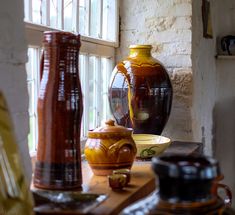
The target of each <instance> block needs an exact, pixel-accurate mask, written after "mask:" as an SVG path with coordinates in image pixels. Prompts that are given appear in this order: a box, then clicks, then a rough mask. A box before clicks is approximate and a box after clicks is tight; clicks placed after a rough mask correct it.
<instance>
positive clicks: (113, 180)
mask: <svg viewBox="0 0 235 215" xmlns="http://www.w3.org/2000/svg"><path fill="white" fill-rule="evenodd" d="M108 181H109V186H110V187H111V188H112V189H114V190H121V189H123V187H125V186H126V182H127V176H126V175H125V174H112V175H108Z"/></svg>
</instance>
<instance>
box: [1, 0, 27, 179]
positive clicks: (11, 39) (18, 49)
mask: <svg viewBox="0 0 235 215" xmlns="http://www.w3.org/2000/svg"><path fill="white" fill-rule="evenodd" d="M23 5H24V4H23V0H17V1H15V0H7V1H2V2H1V7H0V29H1V33H0V90H1V91H2V92H3V93H4V95H5V97H6V99H7V103H8V106H9V109H10V112H11V115H12V119H13V123H14V128H15V135H16V139H17V142H18V144H19V149H20V153H21V155H22V159H23V165H24V168H25V170H26V174H27V177H28V179H30V178H31V161H30V157H29V152H28V145H27V135H28V132H29V123H28V121H29V118H28V91H27V84H26V71H25V63H26V61H27V45H26V41H25V34H24V22H23V19H24V14H23V13H24V11H23V10H24V9H23Z"/></svg>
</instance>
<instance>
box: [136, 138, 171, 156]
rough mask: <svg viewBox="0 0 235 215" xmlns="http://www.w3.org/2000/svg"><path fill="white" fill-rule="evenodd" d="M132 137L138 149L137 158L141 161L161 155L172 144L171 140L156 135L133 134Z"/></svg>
mask: <svg viewBox="0 0 235 215" xmlns="http://www.w3.org/2000/svg"><path fill="white" fill-rule="evenodd" d="M132 137H133V139H134V141H135V144H136V147H137V154H136V157H137V158H141V159H147V158H151V157H153V156H157V155H160V154H161V153H162V152H164V151H165V150H166V149H167V148H168V146H169V145H170V144H171V140H170V139H169V138H167V137H163V136H159V135H154V134H133V135H132Z"/></svg>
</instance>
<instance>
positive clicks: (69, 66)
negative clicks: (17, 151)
mask: <svg viewBox="0 0 235 215" xmlns="http://www.w3.org/2000/svg"><path fill="white" fill-rule="evenodd" d="M43 43H44V52H43V58H42V61H41V83H40V93H39V98H38V131H39V137H38V147H37V160H36V165H35V172H34V186H35V187H38V188H43V189H57V190H61V189H65V190H66V189H73V188H79V187H81V184H82V175H81V152H80V128H81V118H82V112H83V105H82V92H81V85H80V79H79V70H78V57H79V48H80V36H79V35H74V34H71V33H67V32H45V33H44V41H43Z"/></svg>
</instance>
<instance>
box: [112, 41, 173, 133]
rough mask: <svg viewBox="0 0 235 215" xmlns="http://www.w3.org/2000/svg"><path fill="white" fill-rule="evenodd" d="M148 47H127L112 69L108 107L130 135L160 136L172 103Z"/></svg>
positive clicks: (169, 90) (162, 71) (164, 75)
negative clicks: (129, 130)
mask: <svg viewBox="0 0 235 215" xmlns="http://www.w3.org/2000/svg"><path fill="white" fill-rule="evenodd" d="M151 48H152V46H151V45H131V46H130V54H129V56H128V57H127V59H126V60H124V61H122V62H120V63H118V64H117V66H116V67H115V69H114V71H113V73H112V77H111V82H110V87H109V104H110V109H111V112H112V114H113V116H114V118H115V120H116V121H117V123H118V124H119V125H122V126H126V127H131V128H133V131H134V133H148V134H157V135H159V134H161V132H162V130H163V128H164V127H165V125H166V122H167V120H168V117H169V114H170V110H171V103H172V94H173V92H172V85H171V81H170V78H169V76H168V74H167V71H166V69H165V68H164V66H163V65H162V64H161V63H160V62H159V61H158V60H156V59H154V58H153V57H152V56H151Z"/></svg>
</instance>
